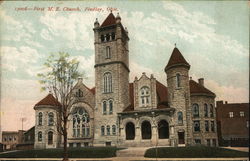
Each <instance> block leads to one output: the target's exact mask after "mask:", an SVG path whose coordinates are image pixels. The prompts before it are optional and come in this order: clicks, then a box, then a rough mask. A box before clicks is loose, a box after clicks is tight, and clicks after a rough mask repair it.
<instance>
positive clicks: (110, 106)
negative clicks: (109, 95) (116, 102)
mask: <svg viewBox="0 0 250 161" xmlns="http://www.w3.org/2000/svg"><path fill="white" fill-rule="evenodd" d="M112 113H113V101H112V100H109V114H112Z"/></svg>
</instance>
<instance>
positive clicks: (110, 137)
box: [93, 12, 130, 146]
mask: <svg viewBox="0 0 250 161" xmlns="http://www.w3.org/2000/svg"><path fill="white" fill-rule="evenodd" d="M93 30H94V40H95V42H94V44H95V87H96V95H95V102H96V107H95V121H94V122H95V136H94V137H95V139H94V140H95V142H94V144H95V145H102V146H103V145H116V144H118V136H119V127H118V116H117V113H119V112H122V111H123V110H124V109H125V108H126V107H127V106H128V105H129V104H130V102H129V50H128V41H129V37H128V31H127V29H126V28H124V27H123V25H122V24H121V17H120V16H119V13H118V14H117V16H116V17H115V16H114V15H113V13H112V12H111V13H110V14H109V15H108V17H107V18H106V19H105V20H104V21H103V23H102V24H101V25H100V24H99V22H98V20H97V19H96V21H95V23H94V29H93Z"/></svg>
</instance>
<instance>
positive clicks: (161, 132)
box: [158, 120, 169, 139]
mask: <svg viewBox="0 0 250 161" xmlns="http://www.w3.org/2000/svg"><path fill="white" fill-rule="evenodd" d="M158 136H159V139H167V138H169V127H168V122H167V121H165V120H161V121H160V122H158Z"/></svg>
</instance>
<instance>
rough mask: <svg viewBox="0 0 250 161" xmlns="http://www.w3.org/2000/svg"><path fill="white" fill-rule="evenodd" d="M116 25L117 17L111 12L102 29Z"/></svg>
mask: <svg viewBox="0 0 250 161" xmlns="http://www.w3.org/2000/svg"><path fill="white" fill-rule="evenodd" d="M114 24H116V20H115V16H114V15H113V13H112V12H111V13H110V14H109V15H108V17H107V18H106V19H105V20H104V21H103V23H102V25H101V27H105V26H110V25H114Z"/></svg>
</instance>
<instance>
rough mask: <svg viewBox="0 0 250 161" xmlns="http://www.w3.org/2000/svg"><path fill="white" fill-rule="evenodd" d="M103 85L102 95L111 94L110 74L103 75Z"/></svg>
mask: <svg viewBox="0 0 250 161" xmlns="http://www.w3.org/2000/svg"><path fill="white" fill-rule="evenodd" d="M103 84H104V88H103V90H104V91H103V92H104V93H110V92H112V75H111V73H105V74H104V76H103Z"/></svg>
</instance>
